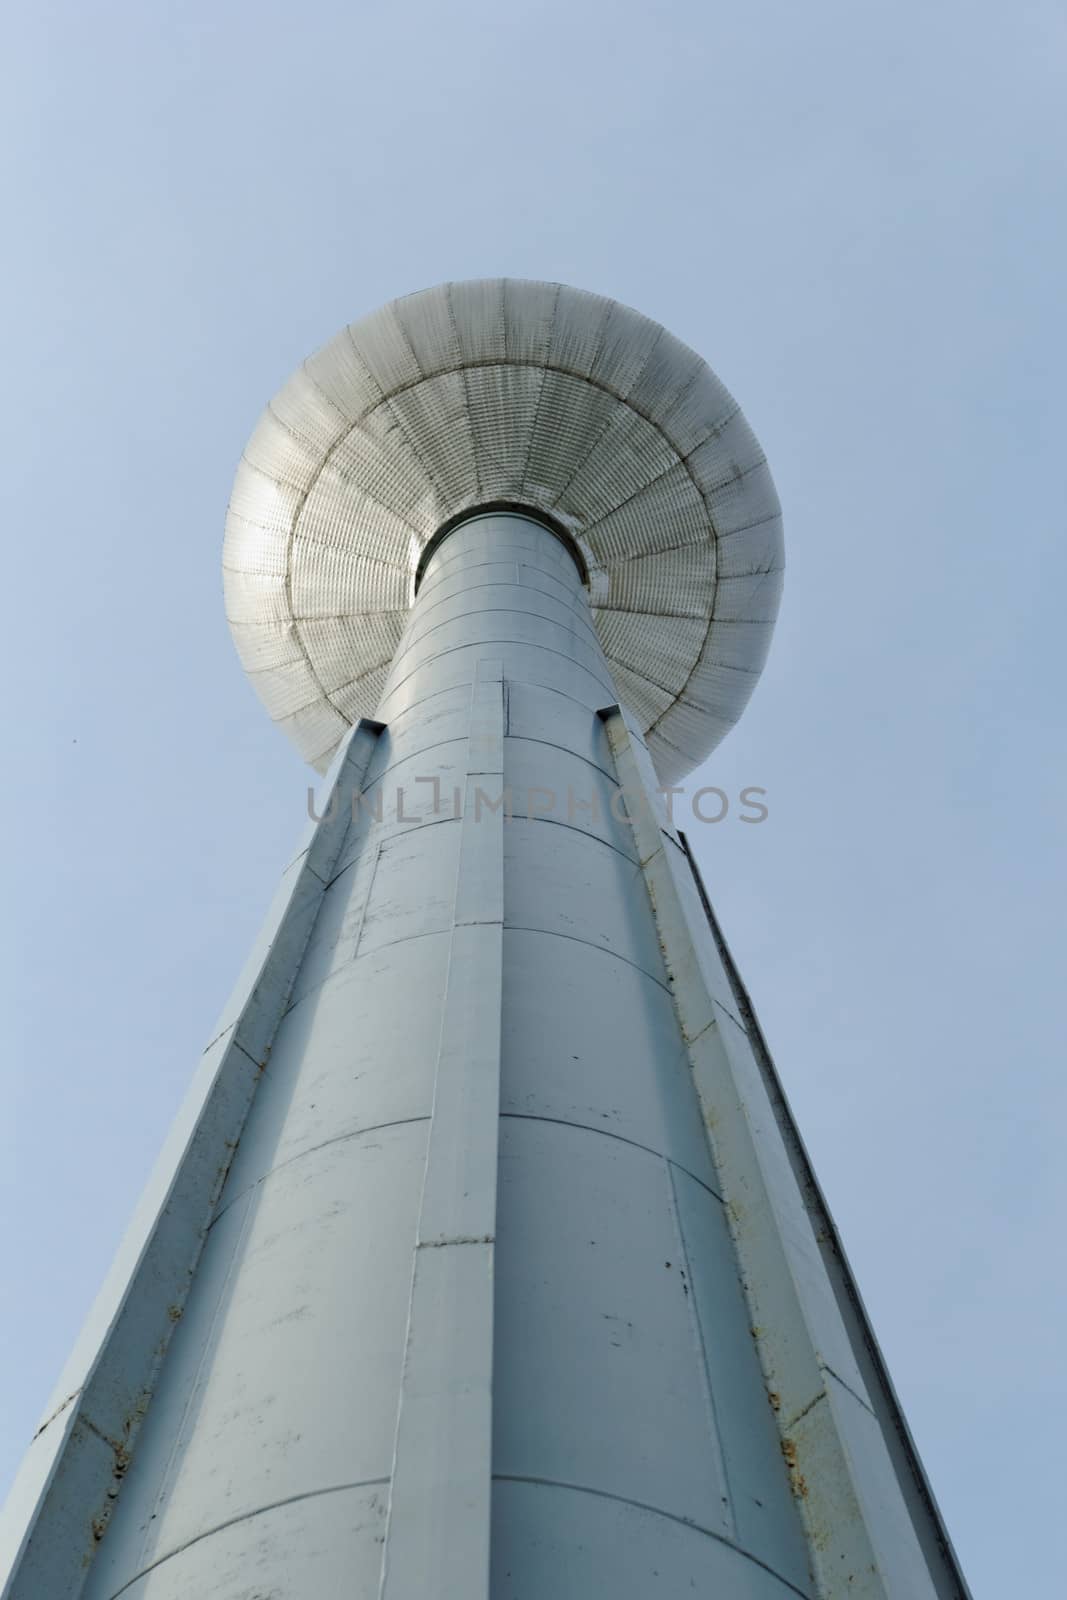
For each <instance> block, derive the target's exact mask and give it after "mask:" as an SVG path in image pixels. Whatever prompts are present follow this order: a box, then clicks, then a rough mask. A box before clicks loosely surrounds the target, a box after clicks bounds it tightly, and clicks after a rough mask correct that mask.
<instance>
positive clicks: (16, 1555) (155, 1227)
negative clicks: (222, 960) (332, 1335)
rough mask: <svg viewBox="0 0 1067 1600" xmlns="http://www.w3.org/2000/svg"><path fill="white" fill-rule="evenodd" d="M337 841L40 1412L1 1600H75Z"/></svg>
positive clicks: (295, 894)
mask: <svg viewBox="0 0 1067 1600" xmlns="http://www.w3.org/2000/svg"><path fill="white" fill-rule="evenodd" d="M376 737H377V727H376V725H374V724H363V725H360V726H358V727H357V728H355V729H354V730H353V733H352V735H351V737H350V739H349V740H348V741H347V743H346V745H345V747H344V748H342V749H341V750H340V751H339V752H338V755H337V758H336V760H335V764H334V770H333V772H332V773H331V781H330V783H329V785H328V788H329V789H330V791H331V792H333V793H336V794H337V795H338V798H339V803H340V808H341V812H342V814H343V811H344V807H345V806H346V805H347V801H348V796H349V794H350V793H351V791H352V788H353V787H356V788H358V786H359V783H360V781H361V779H362V774H363V771H364V769H365V767H366V764H367V761H368V760H369V757H370V753H371V750H372V748H373V746H374V743H375V739H376ZM344 832H345V828H344V825H343V824H340V825H337V826H332V827H331V826H323V827H321V828H317V829H314V830H313V831H312V832H311V834H310V836H309V838H308V839H307V840H306V841H305V843H304V845H303V847H302V848H301V850H300V852H299V853H298V854H297V856H296V857H295V858H294V859H293V861H292V862H291V863H290V865H289V867H288V868H287V870H286V872H285V874H284V876H283V878H282V882H281V885H280V887H279V889H278V892H277V894H276V895H275V898H274V903H273V905H272V906H271V909H270V912H269V913H268V916H267V919H266V921H265V923H264V925H263V929H262V931H261V933H260V936H259V939H258V940H257V943H256V946H255V948H254V949H253V951H252V954H251V956H250V957H249V960H248V962H247V963H246V966H245V970H244V972H243V973H242V976H241V978H240V980H239V981H238V983H237V985H236V987H235V989H234V991H233V994H232V996H231V998H230V1001H229V1003H228V1004H227V1006H226V1008H225V1010H224V1012H223V1015H222V1017H221V1018H220V1020H219V1024H218V1026H217V1028H216V1031H215V1035H214V1037H213V1039H212V1041H211V1043H210V1044H209V1045H208V1047H207V1049H206V1050H205V1052H204V1055H203V1057H202V1059H201V1062H200V1065H199V1067H198V1070H197V1073H196V1076H195V1077H194V1079H193V1083H192V1086H191V1088H190V1091H189V1094H188V1096H187V1097H186V1101H185V1104H184V1105H183V1107H182V1109H181V1111H180V1112H179V1114H178V1117H177V1119H176V1121H175V1123H174V1126H173V1127H172V1129H171V1131H170V1134H169V1136H168V1139H167V1142H166V1144H165V1146H164V1148H163V1151H162V1153H161V1155H160V1157H159V1160H158V1161H157V1163H156V1167H155V1170H154V1172H153V1174H152V1177H151V1178H150V1180H149V1183H148V1187H147V1188H146V1190H145V1193H144V1195H143V1196H142V1199H141V1202H140V1204H139V1206H138V1209H137V1212H136V1213H135V1216H134V1218H133V1221H132V1223H131V1225H130V1228H129V1231H128V1233H127V1235H126V1238H125V1240H124V1241H123V1244H122V1246H121V1248H120V1250H119V1253H118V1255H117V1257H116V1259H115V1262H114V1264H113V1266H112V1268H111V1271H110V1273H109V1275H108V1277H107V1280H106V1281H105V1283H104V1286H103V1288H102V1289H101V1292H100V1294H99V1296H98V1298H97V1301H96V1304H95V1306H94V1307H93V1310H92V1312H91V1313H90V1316H89V1320H88V1322H87V1323H86V1326H85V1328H84V1329H83V1331H82V1333H81V1336H80V1338H79V1340H78V1343H77V1345H76V1346H75V1349H74V1351H73V1353H72V1355H71V1357H70V1360H69V1361H68V1363H67V1366H66V1368H65V1370H64V1372H63V1375H62V1377H61V1378H60V1381H59V1383H58V1385H57V1387H56V1391H55V1394H54V1396H53V1398H52V1400H51V1401H50V1402H49V1405H48V1406H47V1408H46V1411H45V1419H44V1421H43V1422H42V1424H41V1427H40V1428H39V1430H38V1432H37V1434H36V1436H35V1438H34V1440H33V1443H32V1445H31V1447H30V1450H29V1452H28V1454H27V1456H26V1459H25V1461H24V1463H23V1466H22V1469H21V1471H20V1474H19V1477H18V1479H17V1480H16V1484H15V1487H14V1489H13V1491H12V1494H11V1496H10V1498H9V1500H8V1502H7V1504H6V1506H5V1508H4V1514H3V1522H2V1524H0V1578H2V1580H3V1589H2V1594H3V1597H4V1600H45V1597H51V1596H55V1597H56V1600H59V1597H60V1596H63V1597H65V1596H67V1595H76V1594H77V1593H78V1591H79V1588H80V1584H81V1582H82V1580H83V1578H84V1574H85V1570H86V1568H87V1567H88V1564H89V1562H90V1560H91V1558H92V1556H93V1554H94V1552H95V1549H96V1547H97V1546H98V1545H99V1543H100V1541H101V1540H102V1538H103V1536H104V1534H105V1532H106V1531H107V1528H108V1524H109V1521H110V1518H111V1515H112V1512H113V1509H114V1506H115V1504H116V1501H117V1496H118V1491H119V1489H120V1487H121V1485H122V1483H123V1480H124V1479H125V1476H126V1473H127V1471H128V1468H129V1464H130V1460H131V1456H132V1451H133V1447H134V1444H135V1442H136V1439H137V1436H138V1433H139V1431H140V1428H141V1425H142V1422H143V1418H144V1416H145V1413H146V1410H147V1407H148V1403H149V1400H150V1398H151V1395H152V1392H153V1387H154V1384H155V1380H156V1374H157V1372H158V1370H159V1367H160V1364H161V1363H162V1362H163V1359H164V1357H165V1355H166V1352H167V1351H168V1349H169V1346H170V1343H171V1339H172V1335H173V1333H174V1330H175V1328H176V1327H177V1325H178V1323H179V1321H180V1319H181V1318H182V1315H183V1313H184V1310H185V1307H186V1302H187V1296H188V1292H189V1289H190V1285H191V1283H192V1281H193V1278H194V1274H195V1273H196V1272H197V1269H198V1264H199V1263H200V1260H201V1252H202V1250H203V1246H204V1241H205V1237H206V1234H207V1230H208V1228H209V1226H210V1223H211V1220H212V1217H213V1215H214V1214H215V1209H216V1205H217V1202H218V1199H219V1195H220V1192H221V1191H222V1189H223V1186H224V1182H225V1179H226V1176H227V1172H228V1170H229V1167H230V1163H231V1161H232V1158H233V1153H234V1149H235V1148H236V1146H237V1142H238V1140H239V1138H240V1136H241V1130H242V1127H243V1125H244V1121H245V1117H246V1115H247V1112H248V1107H249V1105H250V1103H251V1101H252V1098H253V1095H254V1093H255V1090H256V1086H257V1084H258V1082H259V1080H260V1076H261V1074H262V1072H263V1069H264V1065H265V1063H266V1060H267V1056H268V1054H269V1050H270V1045H271V1039H272V1037H273V1034H274V1030H275V1029H276V1027H277V1025H278V1022H279V1020H280V1018H281V1015H282V1013H283V1011H284V1009H285V1005H286V1000H287V995H288V992H289V988H290V985H291V983H292V979H293V974H294V972H295V971H296V970H297V969H298V967H299V964H300V959H301V955H302V952H303V949H304V946H305V944H306V942H307V938H308V934H309V930H310V927H311V924H312V922H313V920H314V917H315V913H316V909H317V906H318V903H319V902H320V900H321V898H322V895H323V891H324V886H325V880H326V879H327V878H328V877H329V876H330V874H331V872H332V870H333V863H334V860H335V859H336V857H337V855H338V853H339V851H340V847H341V842H342V839H343V835H344Z"/></svg>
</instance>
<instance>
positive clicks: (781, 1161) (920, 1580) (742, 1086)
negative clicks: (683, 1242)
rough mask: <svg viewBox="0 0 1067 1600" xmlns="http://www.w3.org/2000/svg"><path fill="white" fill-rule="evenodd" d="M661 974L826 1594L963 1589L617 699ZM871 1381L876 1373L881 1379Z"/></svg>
mask: <svg viewBox="0 0 1067 1600" xmlns="http://www.w3.org/2000/svg"><path fill="white" fill-rule="evenodd" d="M603 715H604V717H605V721H606V724H607V727H608V733H609V738H610V741H611V745H612V750H613V752H614V755H615V760H616V764H617V770H618V774H619V779H620V781H621V783H622V784H623V786H624V788H625V789H626V790H627V792H628V793H629V794H630V795H631V796H632V797H633V803H632V804H631V806H630V808H629V815H630V820H631V826H632V829H633V835H634V839H635V842H636V845H637V850H638V853H639V855H640V858H641V864H642V871H643V873H644V876H645V879H646V882H647V884H648V892H649V897H650V901H651V903H652V904H654V905H655V908H656V924H657V928H658V931H659V937H660V941H661V944H662V949H663V955H664V960H665V963H666V968H667V971H668V973H669V975H670V979H671V988H672V993H673V997H674V1003H675V1008H676V1011H677V1015H678V1021H679V1023H680V1025H681V1030H682V1033H683V1035H684V1037H685V1041H686V1050H687V1054H688V1057H689V1061H690V1064H691V1067H692V1071H693V1079H694V1083H695V1085H696V1089H697V1093H698V1096H699V1099H700V1104H701V1108H702V1111H703V1114H704V1121H705V1125H706V1127H707V1130H708V1135H709V1139H710V1144H711V1149H712V1155H713V1162H714V1167H715V1171H716V1176H717V1182H718V1186H719V1193H720V1194H721V1196H722V1198H723V1200H724V1201H725V1204H726V1213H727V1216H728V1218H729V1222H730V1228H731V1232H732V1235H733V1239H734V1243H735V1246H736V1251H737V1262H738V1266H739V1268H740V1272H741V1276H742V1279H743V1282H744V1287H745V1294H746V1297H747V1300H748V1303H749V1306H750V1308H751V1319H752V1332H753V1335H754V1338H755V1342H756V1345H757V1347H758V1349H759V1353H760V1360H761V1365H762V1368H763V1372H764V1374H765V1377H766V1382H767V1385H768V1392H769V1395H770V1398H771V1402H772V1405H773V1408H774V1412H775V1415H776V1418H777V1422H778V1427H779V1430H780V1434H781V1446H782V1454H783V1457H784V1459H785V1461H786V1463H787V1465H788V1468H789V1473H790V1479H791V1483H792V1487H793V1492H794V1495H795V1496H796V1499H797V1502H798V1504H799V1506H800V1508H801V1511H802V1515H803V1519H804V1526H805V1531H806V1533H807V1539H808V1547H809V1550H810V1553H811V1560H812V1565H813V1569H814V1573H815V1577H816V1580H817V1584H818V1591H819V1594H820V1595H821V1596H824V1597H825V1600H845V1597H846V1596H849V1597H860V1596H863V1597H865V1600H897V1597H900V1596H908V1597H909V1600H923V1597H930V1600H934V1597H935V1596H938V1597H942V1600H948V1597H952V1600H961V1597H965V1596H966V1588H965V1586H964V1584H963V1580H962V1578H961V1576H960V1574H959V1572H958V1569H957V1568H956V1565H955V1562H954V1560H953V1559H952V1556H951V1552H950V1550H949V1549H948V1547H947V1543H946V1541H945V1540H944V1535H943V1531H942V1530H941V1528H940V1522H939V1519H938V1518H937V1516H936V1511H935V1510H934V1508H933V1506H932V1502H931V1501H930V1499H929V1496H928V1494H927V1495H926V1496H925V1497H924V1496H922V1495H921V1494H917V1493H916V1486H917V1481H918V1476H917V1471H916V1467H915V1465H914V1464H913V1463H912V1462H907V1463H906V1464H905V1470H904V1471H903V1472H901V1471H900V1466H901V1461H900V1457H899V1454H898V1455H897V1459H896V1460H894V1454H893V1452H892V1450H891V1446H892V1444H893V1443H894V1441H895V1440H897V1439H898V1437H899V1435H898V1433H897V1416H896V1412H895V1402H891V1401H890V1403H888V1404H887V1398H888V1397H887V1395H886V1392H885V1389H884V1388H881V1389H878V1388H876V1389H874V1390H873V1392H872V1390H871V1389H869V1388H868V1386H867V1382H866V1379H865V1375H864V1372H863V1371H861V1363H862V1364H863V1366H864V1367H865V1369H866V1372H867V1375H868V1376H870V1375H872V1372H873V1367H872V1363H871V1361H870V1359H869V1352H868V1346H869V1345H870V1344H873V1340H872V1339H871V1336H870V1334H869V1330H868V1329H867V1328H866V1324H865V1319H863V1317H862V1312H861V1311H860V1310H859V1307H858V1301H856V1300H855V1299H854V1298H853V1299H852V1301H851V1305H850V1314H849V1315H843V1314H842V1305H841V1300H840V1298H839V1291H840V1290H842V1289H844V1288H846V1287H847V1280H848V1277H849V1275H848V1273H847V1268H846V1267H844V1264H843V1260H842V1259H841V1258H840V1256H838V1257H837V1263H836V1276H837V1283H836V1284H835V1281H834V1274H833V1273H832V1272H831V1271H830V1270H828V1266H827V1261H826V1259H825V1257H824V1254H823V1252H822V1250H821V1249H820V1245H821V1244H825V1243H826V1240H825V1239H823V1240H820V1238H819V1232H820V1231H821V1227H822V1226H823V1225H824V1224H825V1223H826V1222H827V1221H828V1219H827V1217H826V1213H825V1207H824V1206H823V1205H822V1202H821V1197H818V1196H817V1195H816V1196H812V1195H811V1194H810V1193H809V1192H808V1191H807V1186H806V1184H805V1173H804V1170H803V1167H802V1166H801V1165H800V1164H799V1163H798V1161H797V1160H796V1159H795V1157H796V1151H795V1150H791V1149H790V1144H791V1143H792V1142H794V1141H795V1139H796V1135H795V1129H793V1127H792V1119H791V1118H790V1117H789V1115H788V1111H787V1109H786V1108H785V1106H784V1101H783V1100H782V1098H781V1091H780V1088H779V1087H778V1085H777V1082H776V1080H774V1079H773V1077H771V1076H769V1075H768V1073H767V1070H766V1066H767V1064H766V1062H765V1060H763V1059H761V1054H762V1041H761V1040H759V1039H758V1038H756V1039H754V1038H753V1037H752V1036H751V1035H750V1031H749V1029H750V1027H751V1023H749V1024H748V1025H747V1026H746V1020H745V1019H744V1018H742V1016H741V1015H740V1014H739V1007H738V996H737V990H736V985H735V983H734V982H733V981H732V976H731V973H730V972H729V970H728V968H727V967H726V966H725V965H724V962H723V959H722V951H721V948H720V946H719V944H718V942H717V940H716V939H715V938H714V937H709V933H710V932H711V929H710V928H709V923H708V911H709V909H710V908H708V907H706V905H705V897H704V895H703V891H702V886H701V885H700V884H699V881H698V880H697V878H696V876H695V874H694V873H693V871H692V870H691V868H690V863H689V860H688V852H687V850H686V849H685V848H684V846H683V843H682V841H680V840H679V838H678V835H677V833H676V832H675V830H673V829H671V828H669V827H664V826H663V824H662V818H661V816H659V815H657V814H656V812H655V809H654V806H653V805H652V804H651V803H645V804H642V803H640V802H641V798H642V797H644V796H651V793H652V791H653V789H654V786H655V779H654V776H653V773H652V766H651V761H650V759H649V755H648V752H647V750H646V749H645V746H644V743H643V740H642V738H641V735H640V731H639V729H638V727H637V725H636V723H635V722H634V720H633V719H632V717H631V716H630V714H629V713H628V712H627V711H626V710H625V709H623V708H620V707H619V706H612V707H610V708H607V710H606V711H605V712H604V713H603ZM875 1375H876V1376H877V1374H875Z"/></svg>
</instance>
